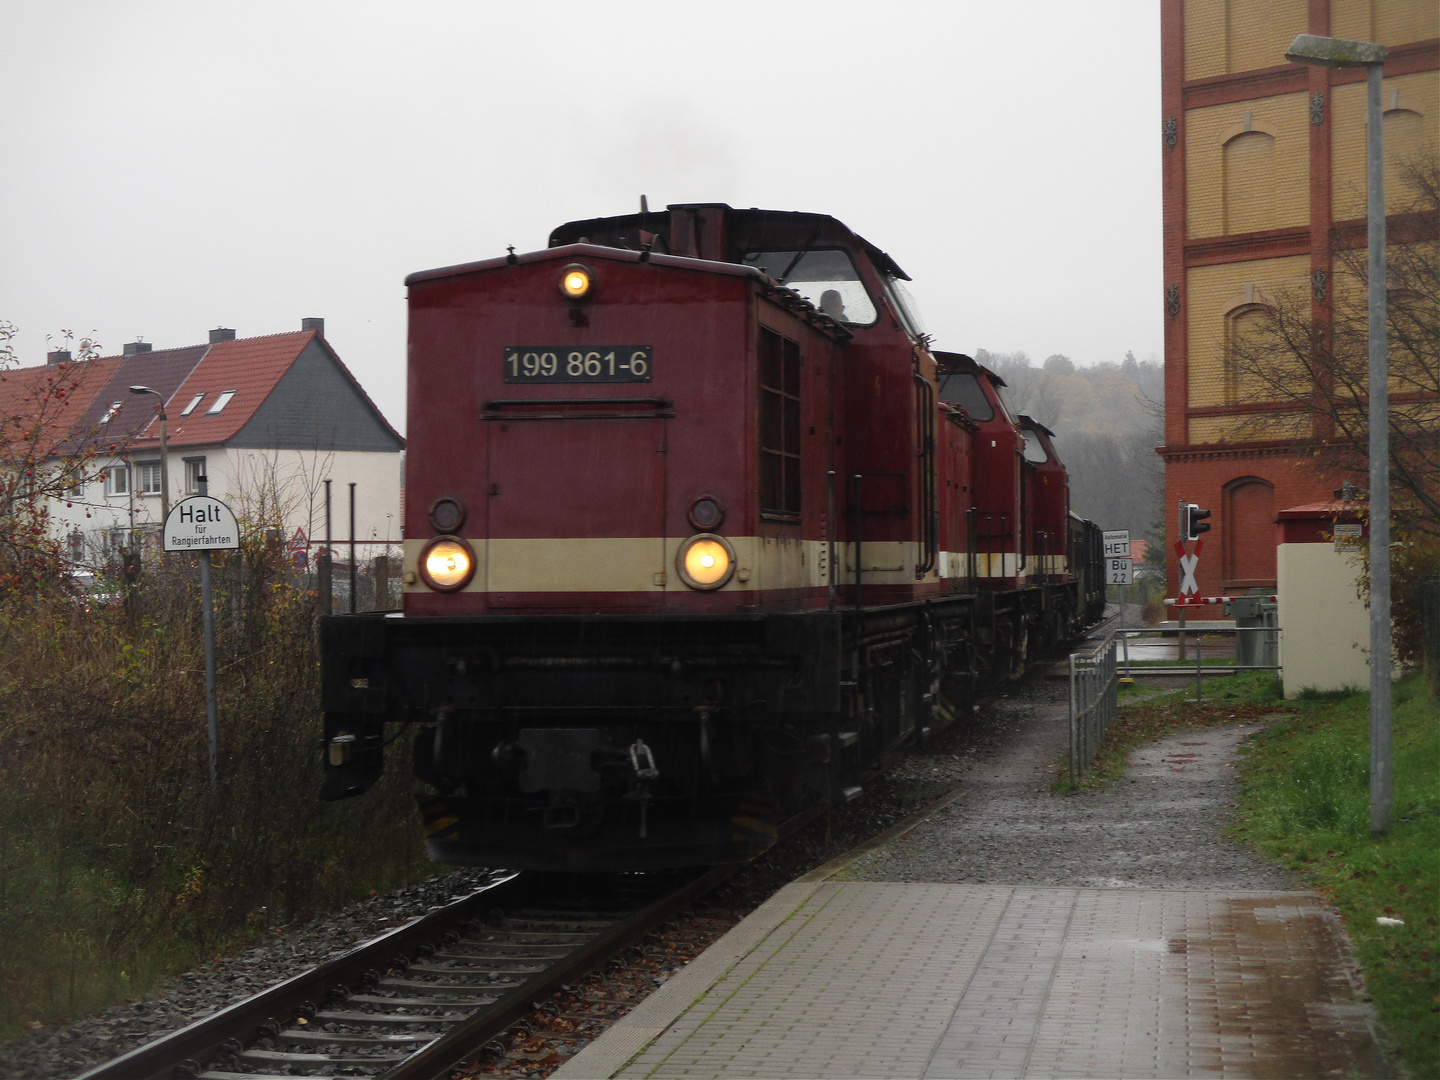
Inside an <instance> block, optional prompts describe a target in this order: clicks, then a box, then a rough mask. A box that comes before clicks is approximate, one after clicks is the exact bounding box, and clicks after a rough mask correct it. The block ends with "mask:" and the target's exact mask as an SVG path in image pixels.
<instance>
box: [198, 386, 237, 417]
mask: <svg viewBox="0 0 1440 1080" xmlns="http://www.w3.org/2000/svg"><path fill="white" fill-rule="evenodd" d="M234 396H235V391H234V390H226V391H225V392H224V393H223V394H221V395H220V396H219V397H218V398H216V399H215V404H214V405H211V406H210V408H209V409H207V410H206V411H205V415H206V416H218V415H219V414H220V411H221V410H222V409H224V408H225V406H226V405H229V404H230V399H231V398H232V397H234Z"/></svg>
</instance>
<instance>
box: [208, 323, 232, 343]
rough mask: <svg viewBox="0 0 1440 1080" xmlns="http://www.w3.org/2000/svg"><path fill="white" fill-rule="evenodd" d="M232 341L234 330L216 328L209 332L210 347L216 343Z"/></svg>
mask: <svg viewBox="0 0 1440 1080" xmlns="http://www.w3.org/2000/svg"><path fill="white" fill-rule="evenodd" d="M234 340H235V331H234V330H231V329H230V328H229V327H228V326H217V327H216V328H215V329H214V330H211V331H210V344H211V345H214V344H215V343H216V342H217V341H234Z"/></svg>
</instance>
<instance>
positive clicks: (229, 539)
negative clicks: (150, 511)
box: [161, 495, 240, 551]
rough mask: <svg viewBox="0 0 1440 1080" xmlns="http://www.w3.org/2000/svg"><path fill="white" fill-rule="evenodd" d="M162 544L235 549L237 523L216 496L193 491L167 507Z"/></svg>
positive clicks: (170, 548)
mask: <svg viewBox="0 0 1440 1080" xmlns="http://www.w3.org/2000/svg"><path fill="white" fill-rule="evenodd" d="M161 546H162V547H164V549H165V550H166V551H234V550H235V549H236V548H238V547H239V546H240V526H239V525H238V524H237V523H236V521H235V515H234V514H233V513H231V512H230V507H228V506H226V505H225V504H224V503H223V502H221V501H220V500H219V499H212V498H211V497H210V496H209V495H192V496H190V498H188V499H184V500H182V501H180V502H178V503H176V504H175V505H174V506H172V507H171V508H170V516H169V517H167V518H166V519H165V533H164V536H163V539H162V545H161Z"/></svg>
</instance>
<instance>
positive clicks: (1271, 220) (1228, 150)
mask: <svg viewBox="0 0 1440 1080" xmlns="http://www.w3.org/2000/svg"><path fill="white" fill-rule="evenodd" d="M1221 153H1222V156H1223V170H1224V193H1223V199H1224V211H1225V232H1226V233H1242V232H1254V231H1256V230H1257V229H1269V228H1273V227H1274V225H1275V138H1274V136H1271V135H1267V134H1266V133H1265V132H1263V131H1242V132H1240V133H1239V134H1238V135H1236V136H1234V137H1233V138H1231V139H1229V140H1227V141H1226V143H1225V145H1224V146H1223V147H1222V148H1221Z"/></svg>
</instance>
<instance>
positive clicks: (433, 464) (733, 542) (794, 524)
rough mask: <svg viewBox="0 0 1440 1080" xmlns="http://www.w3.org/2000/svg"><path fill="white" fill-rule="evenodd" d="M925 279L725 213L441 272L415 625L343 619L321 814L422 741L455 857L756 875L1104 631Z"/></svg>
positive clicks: (1002, 411) (414, 547)
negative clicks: (788, 844)
mask: <svg viewBox="0 0 1440 1080" xmlns="http://www.w3.org/2000/svg"><path fill="white" fill-rule="evenodd" d="M906 280H908V278H907V277H906V275H905V274H904V273H903V272H902V271H901V269H900V267H899V266H897V265H896V264H895V262H894V260H892V259H891V258H890V257H889V256H888V255H886V254H885V253H884V252H883V251H881V250H879V249H878V248H876V247H874V246H873V245H871V244H869V243H868V242H866V241H865V240H863V239H861V238H860V237H859V236H857V235H855V234H854V233H853V232H851V231H850V230H849V229H847V228H846V227H845V226H844V225H842V224H841V223H840V222H838V221H836V220H835V219H834V218H831V217H827V216H825V215H820V214H804V213H782V212H775V211H764V210H736V209H732V208H731V207H729V206H725V205H723V204H703V205H678V206H671V207H669V208H668V209H667V210H666V211H663V212H654V213H650V212H646V211H643V210H642V212H641V213H640V214H636V215H627V216H623V217H613V218H599V219H594V220H589V221H578V222H571V223H569V224H566V225H562V226H561V227H560V228H558V229H556V230H555V232H554V233H553V234H552V235H551V237H550V244H549V247H548V248H546V249H545V250H543V251H537V252H532V253H529V254H524V255H516V254H514V253H513V252H512V253H511V254H510V255H509V256H508V257H505V258H499V259H492V260H488V261H485V262H477V263H470V264H467V265H463V266H453V267H446V268H444V269H440V270H431V271H425V272H422V273H418V274H413V275H411V276H410V278H408V279H407V285H408V286H409V305H410V342H409V350H410V352H409V358H410V359H409V410H410V414H409V430H408V436H409V453H408V461H407V474H408V476H407V484H406V517H405V537H406V540H405V573H404V578H405V587H404V610H403V612H400V613H389V614H383V615H382V614H374V615H351V616H334V617H328V618H326V619H325V620H324V621H323V626H322V644H323V657H324V663H323V706H324V710H325V743H326V779H325V785H324V790H323V793H322V794H323V797H325V798H327V799H338V798H344V797H346V796H348V795H354V794H357V793H359V792H362V791H364V790H365V789H366V788H367V787H369V786H370V785H371V784H372V783H373V782H374V781H375V779H376V778H377V777H378V776H379V775H380V773H381V770H382V768H383V767H384V759H385V755H386V749H385V748H386V747H387V746H388V745H390V744H391V743H392V742H393V741H394V740H395V739H396V738H397V737H398V736H399V734H400V733H401V731H403V730H404V729H405V728H407V727H408V729H409V730H410V731H411V732H412V733H413V747H414V766H413V767H414V771H415V774H416V775H417V776H418V777H419V778H420V779H421V780H423V781H424V782H425V784H426V787H427V793H426V794H423V795H421V796H420V800H421V804H422V808H423V811H424V817H425V821H426V827H425V831H426V839H427V844H428V847H429V851H430V854H431V856H432V857H433V858H435V859H436V860H438V861H441V862H451V863H471V864H482V865H492V866H508V867H517V868H570V869H597V870H598V869H615V868H634V869H639V868H647V867H657V866H678V865H693V864H703V863H711V862H718V861H726V860H733V859H743V858H748V857H750V856H753V855H754V854H756V853H757V852H759V851H761V850H763V849H764V848H765V847H767V846H768V845H769V844H771V843H773V842H774V839H775V837H776V835H777V830H778V828H779V827H780V825H781V824H782V823H784V822H785V821H787V820H790V819H793V818H794V817H796V815H798V814H800V813H802V812H804V811H805V809H806V808H807V807H812V806H815V805H818V804H822V803H823V802H825V801H843V800H846V799H850V798H853V797H854V796H855V795H856V794H858V793H859V791H860V790H861V785H862V784H863V783H864V780H865V778H866V777H867V776H868V775H870V774H873V772H874V771H876V770H879V769H881V768H882V767H883V765H884V763H885V761H886V758H887V756H888V755H889V754H891V753H892V752H893V751H895V750H896V749H897V748H898V747H900V746H902V745H904V744H906V743H907V742H911V741H915V740H922V739H924V738H925V737H926V736H927V734H929V733H931V732H934V731H937V730H939V729H940V728H941V727H943V726H945V725H946V724H948V723H950V722H952V721H953V720H954V719H955V718H956V717H957V716H958V715H962V714H965V713H967V712H968V711H969V710H970V708H971V702H972V701H973V699H974V697H975V694H976V692H977V691H978V690H979V689H982V688H984V687H986V686H988V685H993V684H996V683H998V682H1000V681H1002V680H1004V679H1005V678H1007V677H1010V676H1013V675H1016V674H1018V673H1019V672H1020V671H1021V670H1023V668H1024V665H1025V663H1026V658H1027V656H1029V655H1030V654H1031V652H1032V651H1034V650H1037V649H1043V648H1045V647H1047V646H1051V645H1054V644H1055V643H1057V642H1059V641H1062V640H1064V639H1065V638H1067V637H1069V636H1071V635H1073V634H1074V633H1075V632H1077V631H1078V630H1080V629H1081V628H1082V627H1084V626H1086V625H1088V624H1089V623H1091V622H1093V621H1094V620H1096V619H1097V618H1098V617H1099V615H1100V613H1101V611H1102V609H1103V605H1104V585H1103V579H1102V574H1101V559H1100V544H1099V538H1098V530H1097V529H1096V528H1095V526H1094V525H1093V524H1091V523H1090V522H1084V521H1081V520H1080V519H1078V518H1076V517H1075V516H1074V515H1073V514H1071V513H1070V510H1069V501H1068V500H1069V495H1068V488H1067V478H1066V473H1065V468H1064V466H1063V465H1062V464H1061V462H1060V460H1059V458H1058V457H1057V455H1056V453H1055V448H1054V445H1053V443H1052V441H1051V433H1050V432H1049V431H1048V430H1046V429H1045V428H1044V427H1043V426H1042V425H1040V424H1037V423H1035V422H1034V421H1032V420H1030V419H1029V418H1027V417H1020V418H1018V419H1017V418H1014V417H1012V416H1011V415H1010V414H1009V413H1008V412H1007V411H1006V407H1005V405H1004V403H1003V401H1002V400H1001V398H1000V395H999V393H998V386H999V385H1001V382H1000V380H999V379H998V378H997V377H996V376H995V375H994V374H993V373H991V372H989V371H988V370H986V369H985V368H983V367H981V366H979V365H978V364H976V362H975V361H974V360H973V359H971V358H970V357H968V356H964V355H961V354H958V353H945V352H939V351H935V350H933V349H931V348H930V338H929V336H928V335H927V334H926V333H925V330H924V327H923V325H922V324H921V322H920V320H919V317H918V315H917V313H916V311H915V307H914V305H913V303H912V302H911V301H910V299H909V297H908V295H907V293H906V290H905V288H904V285H903V284H902V283H903V282H904V281H906ZM392 753H393V751H392Z"/></svg>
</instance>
